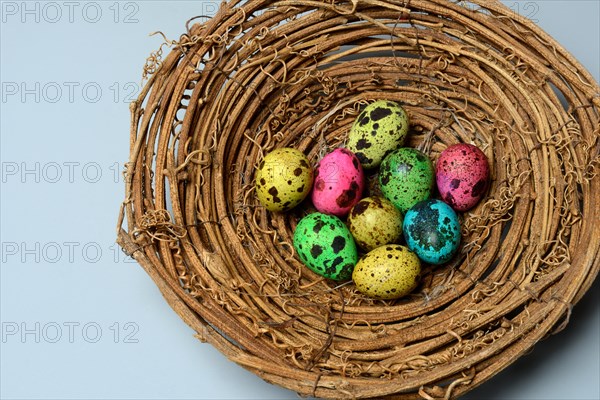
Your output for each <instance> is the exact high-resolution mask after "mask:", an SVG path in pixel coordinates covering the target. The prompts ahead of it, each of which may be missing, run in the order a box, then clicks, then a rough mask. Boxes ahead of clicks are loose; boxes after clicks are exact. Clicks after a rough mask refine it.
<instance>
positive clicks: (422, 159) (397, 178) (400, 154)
mask: <svg viewBox="0 0 600 400" xmlns="http://www.w3.org/2000/svg"><path fill="white" fill-rule="evenodd" d="M433 182H434V170H433V164H432V163H431V160H430V159H429V157H427V156H426V155H425V154H423V153H422V152H420V151H419V150H417V149H413V148H409V147H402V148H400V149H397V150H394V151H393V152H391V153H390V154H388V155H387V156H386V157H385V159H384V160H383V162H382V163H381V167H380V169H379V185H380V187H381V192H382V193H383V196H384V197H385V198H386V199H388V200H389V201H391V202H392V203H393V204H394V205H395V206H396V207H398V209H399V210H400V211H401V212H402V213H406V212H407V211H408V209H409V208H411V207H412V206H413V205H415V204H417V203H418V202H419V201H422V200H426V199H428V198H429V196H430V195H431V190H432V189H433Z"/></svg>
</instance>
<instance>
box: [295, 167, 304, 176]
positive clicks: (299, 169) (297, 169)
mask: <svg viewBox="0 0 600 400" xmlns="http://www.w3.org/2000/svg"><path fill="white" fill-rule="evenodd" d="M294 175H295V176H300V175H302V168H300V167H298V168H296V169H294Z"/></svg>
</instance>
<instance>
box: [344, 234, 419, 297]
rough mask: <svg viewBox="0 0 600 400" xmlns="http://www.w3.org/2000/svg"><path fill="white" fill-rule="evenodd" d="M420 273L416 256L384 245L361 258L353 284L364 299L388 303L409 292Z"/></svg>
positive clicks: (402, 248)
mask: <svg viewBox="0 0 600 400" xmlns="http://www.w3.org/2000/svg"><path fill="white" fill-rule="evenodd" d="M420 273H421V263H420V262H419V258H418V257H417V256H416V255H415V253H413V252H412V251H410V250H409V249H408V248H406V247H404V246H400V245H387V246H381V247H378V248H376V249H375V250H371V251H370V252H369V253H367V255H366V256H364V257H363V258H361V259H360V261H358V263H357V264H356V267H355V268H354V272H353V273H352V280H353V281H354V284H355V285H356V288H357V289H358V290H359V291H360V292H361V293H362V294H364V295H365V296H369V297H372V298H375V299H382V300H391V299H397V298H399V297H402V296H406V295H407V294H409V293H410V292H412V291H413V290H414V289H415V287H416V286H417V284H418V278H419V274H420Z"/></svg>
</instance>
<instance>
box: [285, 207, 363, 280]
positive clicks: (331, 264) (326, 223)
mask: <svg viewBox="0 0 600 400" xmlns="http://www.w3.org/2000/svg"><path fill="white" fill-rule="evenodd" d="M294 249H296V252H297V253H298V255H299V256H300V260H302V262H303V263H304V265H306V266H307V267H308V268H310V269H311V270H312V271H313V272H315V273H317V274H319V275H321V276H324V277H325V278H329V279H333V280H347V279H350V278H351V277H352V271H353V270H354V266H355V265H356V262H357V261H358V251H357V249H356V244H355V243H354V239H353V238H352V235H351V234H350V231H349V230H348V228H347V227H346V225H345V224H344V223H343V222H342V220H341V219H339V218H338V217H336V216H333V215H327V214H323V213H319V212H317V213H313V214H309V215H307V216H305V217H304V218H302V219H301V220H300V222H299V223H298V225H297V226H296V230H295V231H294Z"/></svg>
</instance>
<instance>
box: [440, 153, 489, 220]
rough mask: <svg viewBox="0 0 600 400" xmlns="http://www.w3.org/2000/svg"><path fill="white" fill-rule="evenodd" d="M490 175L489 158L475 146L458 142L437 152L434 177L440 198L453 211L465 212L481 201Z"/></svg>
mask: <svg viewBox="0 0 600 400" xmlns="http://www.w3.org/2000/svg"><path fill="white" fill-rule="evenodd" d="M489 178H490V167H489V164H488V159H487V157H486V156H485V154H483V152H482V151H481V150H479V149H478V148H477V147H476V146H473V145H471V144H467V143H460V144H456V145H453V146H450V147H448V148H447V149H446V150H444V151H443V152H442V154H440V158H439V159H438V161H437V164H436V168H435V180H436V182H437V187H438V190H439V192H440V195H441V196H442V200H444V202H446V203H447V204H448V205H450V206H451V207H452V208H453V209H455V210H456V211H467V210H469V209H471V208H473V207H475V205H476V204H477V203H478V202H479V200H481V198H482V197H483V195H484V194H485V192H486V190H487V187H488V181H489Z"/></svg>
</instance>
